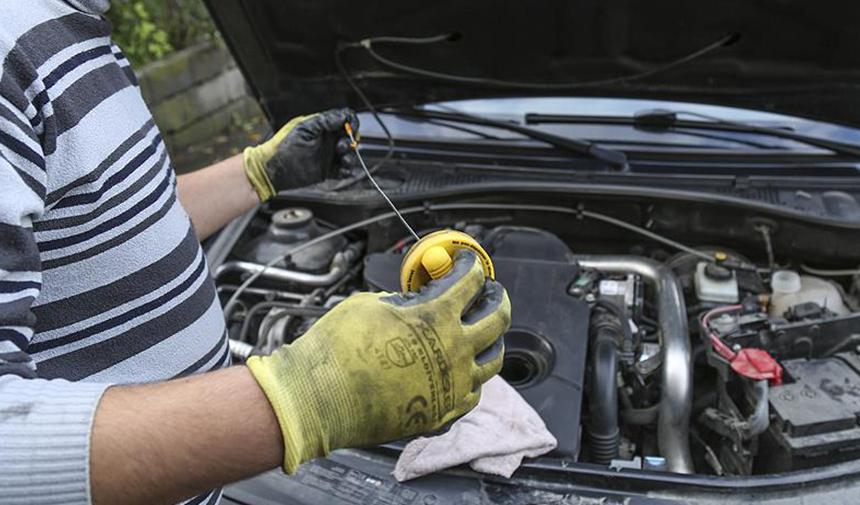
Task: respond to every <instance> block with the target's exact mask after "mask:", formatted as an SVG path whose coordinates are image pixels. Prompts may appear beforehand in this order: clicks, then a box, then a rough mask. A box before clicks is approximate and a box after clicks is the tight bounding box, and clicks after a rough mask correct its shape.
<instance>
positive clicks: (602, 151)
mask: <svg viewBox="0 0 860 505" xmlns="http://www.w3.org/2000/svg"><path fill="white" fill-rule="evenodd" d="M386 112H389V113H393V114H397V115H400V116H407V117H410V116H411V117H420V118H424V119H435V120H442V121H452V122H459V123H468V124H473V125H478V126H487V127H490V128H499V129H503V130H508V131H512V132H516V133H519V134H520V135H522V136H524V137H527V138H530V139H534V140H539V141H541V142H546V143H547V144H549V145H551V146H552V147H555V148H557V149H561V150H564V151H569V152H573V153H577V154H581V155H584V156H588V157H591V158H594V159H596V160H600V161H603V162H605V163H606V164H608V165H610V166H612V167H616V168H617V169H618V170H621V171H626V170H628V169H629V164H628V162H627V155H626V154H624V153H623V152H621V151H617V150H614V149H606V148H603V147H600V146H598V145H597V144H595V143H594V142H591V141H588V140H582V139H572V138H568V137H563V136H561V135H555V134H553V133H547V132H543V131H540V130H537V129H534V128H529V127H528V126H522V125H518V124H515V123H509V122H506V121H498V120H496V119H489V118H485V117H481V116H473V115H471V114H466V113H464V112H443V111H435V110H426V109H415V108H412V109H390V110H386Z"/></svg>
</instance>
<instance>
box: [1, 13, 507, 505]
mask: <svg viewBox="0 0 860 505" xmlns="http://www.w3.org/2000/svg"><path fill="white" fill-rule="evenodd" d="M108 7H109V0H28V1H27V2H21V1H19V0H0V13H2V16H0V28H2V29H0V61H2V74H0V195H2V199H0V501H2V503H4V504H9V503H73V504H74V503H81V504H86V503H90V502H92V503H96V504H98V505H101V504H105V503H124V504H128V503H175V502H177V501H180V500H190V501H189V503H216V502H217V501H218V499H219V497H220V491H217V490H216V491H209V490H212V489H217V488H218V487H219V486H222V485H224V484H226V483H229V482H232V481H235V480H238V479H241V478H244V477H248V476H251V475H254V474H256V473H259V472H261V471H264V470H267V469H271V468H275V467H277V466H281V467H282V468H283V469H284V471H286V472H287V473H292V472H294V471H295V470H296V467H297V466H298V465H299V464H300V463H302V462H304V461H308V460H309V459H312V458H315V457H320V456H324V455H326V454H327V453H328V452H329V451H331V450H334V449H337V448H341V447H350V446H361V445H373V444H378V443H381V442H383V441H388V440H393V439H398V438H403V437H406V436H411V435H414V434H418V433H424V432H428V431H432V430H436V429H439V428H440V427H442V426H443V425H445V424H446V423H448V422H450V421H451V420H453V419H455V418H456V417H457V416H460V415H462V414H463V413H465V412H467V411H468V410H469V409H471V408H472V407H473V406H474V405H475V404H476V403H477V401H478V397H479V395H480V385H481V384H482V383H483V382H485V381H486V380H488V379H489V377H490V376H492V375H493V374H495V373H496V372H497V371H498V370H499V367H500V366H501V352H500V351H501V349H500V347H501V346H500V344H499V338H500V335H501V334H502V333H503V332H504V331H505V330H506V329H507V327H508V325H509V321H510V304H509V302H508V299H507V295H506V294H505V292H504V289H502V288H501V286H499V285H498V284H496V283H495V282H493V281H490V280H485V279H484V278H483V274H482V272H481V267H480V265H479V264H478V262H477V259H476V258H475V256H474V255H473V254H461V255H459V256H458V257H457V258H456V259H455V265H454V268H453V270H452V272H451V273H450V274H449V275H447V276H446V277H444V278H443V279H440V280H439V281H436V282H434V283H431V285H430V286H428V287H427V288H425V289H424V290H423V291H422V292H420V293H419V294H417V295H410V296H409V297H405V296H400V295H392V294H385V293H382V294H369V293H365V294H360V295H357V296H354V297H351V298H349V299H348V300H346V301H345V302H343V303H341V304H340V305H339V306H338V307H336V308H335V309H334V310H332V311H331V312H330V313H329V314H327V315H326V316H325V317H323V318H322V319H321V320H320V321H319V322H318V323H317V324H316V325H314V326H313V328H312V329H311V330H310V331H308V333H306V334H305V335H304V336H302V337H301V338H300V339H298V340H297V342H296V343H294V344H293V345H291V346H286V347H284V348H282V349H280V350H278V351H277V352H275V353H274V354H273V355H272V356H270V357H265V358H253V359H252V360H250V361H249V363H248V365H247V366H233V367H229V368H225V367H227V365H228V364H229V351H228V347H227V341H226V336H225V329H224V322H223V315H222V314H221V310H220V306H219V304H218V299H217V297H216V296H215V291H214V287H213V283H212V280H211V278H210V277H209V274H208V270H207V266H206V262H205V258H204V256H203V254H202V251H201V249H200V245H199V242H198V239H201V238H203V237H206V236H207V235H209V234H211V233H213V232H214V231H215V230H217V229H218V228H220V227H221V226H223V225H224V224H225V223H227V222H229V221H230V220H231V219H233V218H234V217H235V216H237V215H239V214H240V213H242V212H244V211H246V210H247V209H250V208H252V207H253V206H254V205H256V204H258V203H259V202H260V201H261V200H262V201H264V200H265V199H267V198H269V197H270V196H271V195H272V194H273V193H274V192H276V191H279V190H283V189H289V188H292V187H299V186H302V185H307V184H312V183H315V182H319V181H321V180H323V179H324V178H325V177H327V176H329V175H330V174H331V173H334V172H336V171H337V163H333V162H332V159H334V158H336V156H335V149H336V147H335V146H336V144H337V143H338V141H339V140H340V138H341V136H342V133H341V132H342V130H343V125H344V123H345V122H347V121H350V122H354V121H355V118H354V116H353V114H352V113H351V112H350V111H347V110H342V111H329V112H326V113H323V114H318V115H314V116H310V117H304V118H299V119H297V120H294V121H291V122H290V123H289V124H287V125H286V126H284V127H283V128H282V129H281V130H280V131H279V132H278V133H277V134H276V135H275V136H274V137H273V138H272V140H270V141H268V142H266V143H265V144H263V145H261V146H258V147H255V148H250V149H248V150H246V152H245V153H244V156H239V157H234V158H231V159H228V160H226V161H223V162H221V163H218V164H216V165H214V166H212V167H210V168H207V169H204V170H202V171H199V172H197V173H194V174H190V175H185V176H181V177H176V176H175V175H174V173H173V171H172V169H171V167H170V162H169V159H168V157H167V154H166V152H165V149H164V145H163V143H162V142H161V138H160V136H159V134H158V131H157V128H156V127H155V125H154V124H153V121H152V117H151V115H150V113H149V112H148V110H147V109H146V106H145V104H144V103H143V100H142V99H141V96H140V92H139V89H138V88H137V86H136V84H135V81H134V76H133V74H132V72H131V69H130V68H129V66H128V63H127V61H126V59H125V58H124V57H123V56H122V53H121V52H120V50H119V49H118V48H117V47H116V46H115V45H114V44H112V43H111V41H110V38H109V24H108V22H107V21H105V20H104V19H103V18H102V14H104V12H105V11H106V10H107V9H108ZM354 126H355V127H357V126H358V125H357V123H355V124H354ZM189 218H190V219H189ZM192 224H193V227H192ZM391 349H394V352H389V351H390V350H391ZM392 356H393V357H392ZM222 368H223V369H222ZM219 369H222V370H219ZM209 371H211V373H205V374H200V372H209ZM195 374H196V375H195ZM192 375H194V376H192ZM118 384H136V385H125V386H122V385H118Z"/></svg>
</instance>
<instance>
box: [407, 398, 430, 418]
mask: <svg viewBox="0 0 860 505" xmlns="http://www.w3.org/2000/svg"><path fill="white" fill-rule="evenodd" d="M426 408H427V399H426V398H424V397H423V396H421V395H416V396H413V397H412V399H411V400H409V403H407V404H406V413H407V414H409V413H410V412H412V410H413V409H415V412H414V413H413V414H412V415H411V416H409V418H408V419H407V420H406V426H412V425H414V424H427V422H428V421H429V420H428V419H427V414H425V413H424V409H426Z"/></svg>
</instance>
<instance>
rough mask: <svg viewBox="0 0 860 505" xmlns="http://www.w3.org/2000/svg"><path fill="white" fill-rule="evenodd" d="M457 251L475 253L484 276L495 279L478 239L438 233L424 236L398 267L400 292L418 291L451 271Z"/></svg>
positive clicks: (464, 234)
mask: <svg viewBox="0 0 860 505" xmlns="http://www.w3.org/2000/svg"><path fill="white" fill-rule="evenodd" d="M458 249H468V250H470V251H472V252H474V253H475V254H476V255H477V256H478V258H479V259H480V260H481V266H483V267H484V275H485V276H486V277H489V278H490V279H495V275H496V274H495V270H494V269H493V262H492V261H491V260H490V255H489V254H487V251H485V250H484V248H483V247H481V244H479V243H478V241H477V240H475V239H474V238H472V237H471V236H469V235H468V234H466V233H463V232H460V231H456V230H440V231H437V232H433V233H430V234H428V235H425V236H424V237H422V238H421V240H419V241H418V242H416V243H415V244H414V245H413V246H412V247H410V248H409V252H407V253H406V256H404V257H403V262H402V263H401V264H400V289H401V290H402V291H403V292H404V293H407V292H409V291H418V290H419V289H421V287H422V286H424V285H425V284H427V283H428V282H430V281H431V280H433V279H438V278H440V277H442V276H444V275H445V274H447V273H448V272H450V271H451V268H452V267H453V266H454V255H455V254H456V252H457V250H458Z"/></svg>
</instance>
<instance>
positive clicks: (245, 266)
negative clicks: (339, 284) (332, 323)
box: [215, 252, 349, 287]
mask: <svg viewBox="0 0 860 505" xmlns="http://www.w3.org/2000/svg"><path fill="white" fill-rule="evenodd" d="M348 266H349V261H348V259H347V256H346V255H345V254H343V253H340V252H339V253H337V254H336V255H335V256H334V259H333V260H332V262H331V266H330V267H329V271H328V272H326V273H324V274H309V273H306V272H298V271H296V270H288V269H286V268H277V267H268V268H267V267H266V266H265V265H261V264H258V263H251V262H250V261H229V262H227V263H224V264H223V265H221V266H220V267H218V269H217V270H216V271H215V278H216V279H217V278H220V277H221V276H222V275H224V274H226V273H229V272H238V273H244V274H251V275H253V274H257V273H260V272H262V273H261V274H260V276H261V277H263V278H264V279H269V280H273V281H279V282H293V283H296V284H304V285H306V286H314V287H325V286H329V285H331V284H332V283H334V282H335V281H337V280H338V279H340V277H341V276H342V275H343V274H344V273H346V270H347V267H348Z"/></svg>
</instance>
